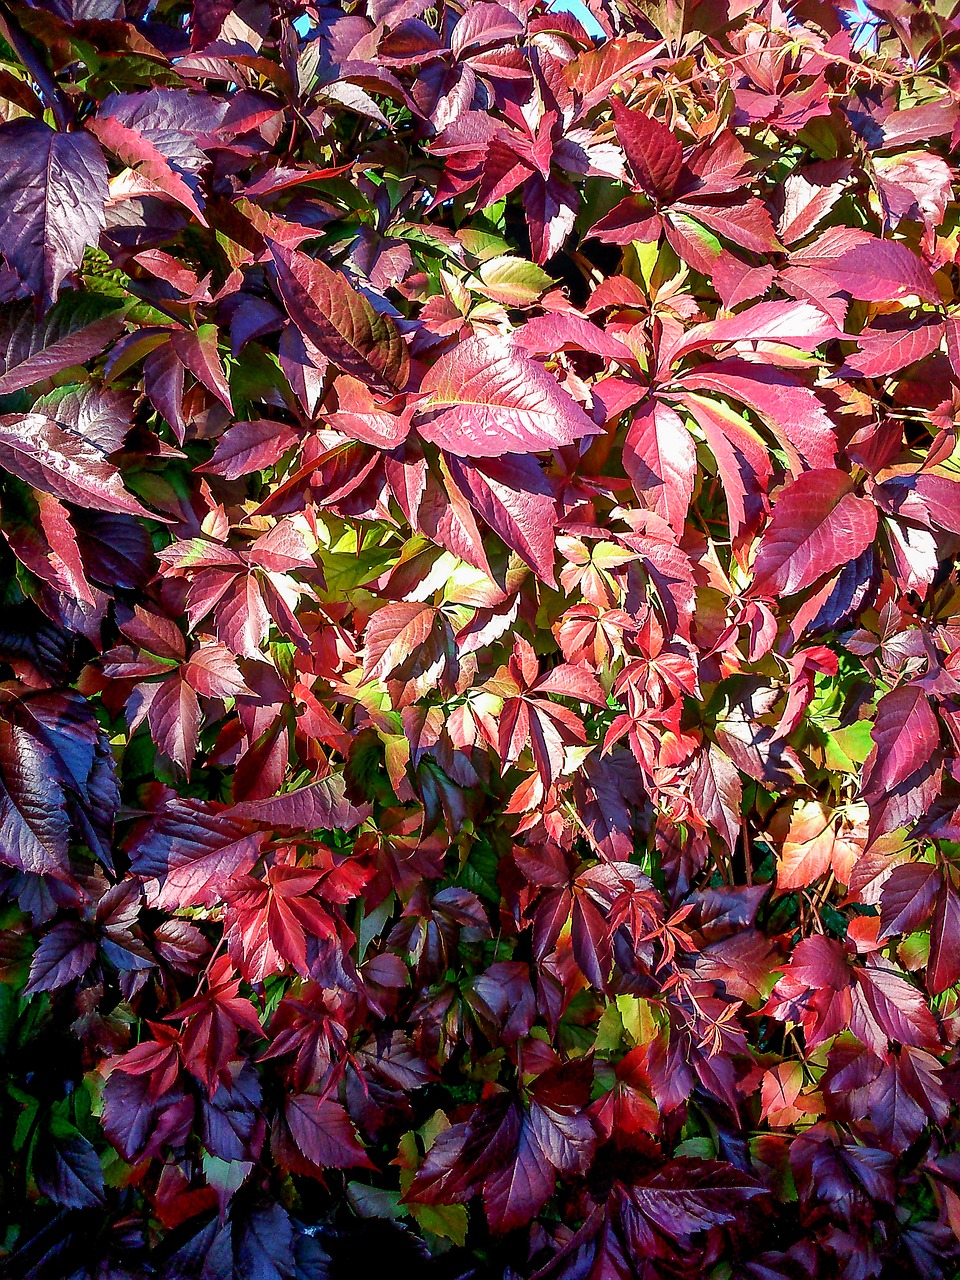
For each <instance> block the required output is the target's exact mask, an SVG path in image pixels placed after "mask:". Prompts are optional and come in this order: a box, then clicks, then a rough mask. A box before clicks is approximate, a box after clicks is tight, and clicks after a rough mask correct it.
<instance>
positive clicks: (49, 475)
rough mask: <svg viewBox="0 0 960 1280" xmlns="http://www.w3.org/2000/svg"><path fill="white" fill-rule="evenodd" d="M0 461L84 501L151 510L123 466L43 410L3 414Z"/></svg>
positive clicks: (97, 506)
mask: <svg viewBox="0 0 960 1280" xmlns="http://www.w3.org/2000/svg"><path fill="white" fill-rule="evenodd" d="M0 467H3V469H4V470H6V471H9V472H10V473H11V474H12V475H15V476H17V477H18V478H19V479H20V480H24V481H26V483H27V484H29V485H33V487H34V488H35V489H40V490H41V491H42V492H43V493H49V494H52V495H53V497H55V498H60V499H61V500H62V501H63V502H72V503H74V504H75V505H76V506H78V507H91V508H92V509H93V510H94V511H112V512H115V513H119V514H125V515H136V516H151V512H149V511H147V510H146V508H145V507H142V506H141V505H140V503H139V502H138V501H137V500H136V498H134V497H132V496H131V495H130V494H129V493H127V491H126V489H124V487H123V481H122V480H121V478H120V472H119V471H118V470H117V468H116V467H115V466H114V465H113V464H112V463H110V462H108V461H107V460H106V457H105V455H104V454H103V452H102V451H101V450H100V449H98V448H97V447H96V446H95V445H93V444H91V443H90V442H88V441H87V440H85V439H84V438H83V437H82V436H81V435H79V434H77V433H75V432H74V431H71V430H69V429H66V428H64V427H61V426H60V425H59V423H57V422H54V421H53V419H52V418H48V417H45V416H44V415H43V414H40V413H28V414H19V413H8V414H4V415H3V416H2V417H0ZM152 518H154V519H156V517H152Z"/></svg>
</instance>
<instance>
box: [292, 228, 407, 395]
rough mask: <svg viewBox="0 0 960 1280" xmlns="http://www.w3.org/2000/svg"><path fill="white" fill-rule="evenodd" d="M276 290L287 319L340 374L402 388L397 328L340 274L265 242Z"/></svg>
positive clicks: (402, 349)
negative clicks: (274, 266) (273, 272)
mask: <svg viewBox="0 0 960 1280" xmlns="http://www.w3.org/2000/svg"><path fill="white" fill-rule="evenodd" d="M270 251H271V253H272V254H273V260H274V262H275V263H276V267H277V280H278V284H279V287H280V294H281V296H282V298H283V300H284V302H285V303H286V306H287V309H288V311H289V313H290V316H291V319H292V320H293V321H294V323H295V324H296V325H298V326H299V327H300V328H301V329H302V330H303V332H304V333H305V334H306V336H307V337H308V338H309V339H310V341H311V342H312V343H313V344H314V346H315V347H316V348H317V350H318V351H320V352H322V353H323V354H324V355H325V356H326V357H327V358H328V359H329V360H332V361H333V363H334V364H335V365H336V366H337V367H338V368H340V369H342V370H343V372H344V373H349V374H352V375H353V376H354V377H357V378H359V379H360V380H361V381H364V382H367V383H368V384H369V385H370V386H372V387H374V388H375V389H377V390H381V391H385V392H388V393H390V392H396V391H402V390H403V389H404V388H405V387H406V385H407V382H408V381H409V378H410V359H409V356H408V355H407V347H406V343H405V342H404V340H403V338H402V337H401V335H400V331H399V330H398V329H397V326H396V325H395V324H394V322H393V320H392V319H391V318H390V317H389V316H388V315H382V314H380V313H378V312H377V311H375V310H374V309H373V307H372V305H371V304H370V302H369V301H368V300H367V299H366V298H365V297H364V295H363V294H362V293H358V292H357V290H356V289H354V288H353V286H352V285H351V284H349V282H348V281H347V279H346V277H345V276H344V275H343V274H342V273H341V272H339V271H333V270H331V268H330V267H328V266H327V264H326V263H325V262H321V261H320V259H319V258H310V257H308V256H307V255H306V254H305V253H301V252H300V251H299V250H298V249H290V248H287V247H286V246H285V245H282V244H279V243H278V242H277V241H275V240H274V241H271V242H270Z"/></svg>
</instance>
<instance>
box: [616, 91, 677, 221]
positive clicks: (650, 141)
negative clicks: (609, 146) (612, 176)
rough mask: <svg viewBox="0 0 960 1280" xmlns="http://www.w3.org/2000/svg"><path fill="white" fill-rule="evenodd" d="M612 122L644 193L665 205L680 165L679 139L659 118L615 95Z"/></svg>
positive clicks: (674, 183) (670, 195)
mask: <svg viewBox="0 0 960 1280" xmlns="http://www.w3.org/2000/svg"><path fill="white" fill-rule="evenodd" d="M613 125H614V128H615V129H616V131H617V139H618V141H619V142H620V145H621V147H623V150H624V154H625V155H626V157H627V163H628V164H629V165H630V168H631V169H632V170H633V176H634V177H635V178H636V180H637V182H638V183H639V185H640V186H641V187H642V188H643V190H644V191H645V192H646V193H647V195H648V196H651V197H652V198H653V199H655V200H657V201H662V202H663V203H664V204H669V203H670V201H671V199H672V198H673V193H674V191H675V190H676V187H677V181H678V179H679V177H680V170H681V169H682V167H683V148H682V147H681V145H680V141H679V139H678V138H677V137H676V135H675V134H674V133H673V131H672V130H670V129H668V128H667V126H666V125H665V124H663V123H662V122H661V121H659V120H655V119H654V118H653V117H652V116H648V115H647V114H646V113H645V112H643V111H631V110H630V109H629V108H628V107H625V106H624V105H623V103H622V102H621V101H620V99H619V98H614V99H613Z"/></svg>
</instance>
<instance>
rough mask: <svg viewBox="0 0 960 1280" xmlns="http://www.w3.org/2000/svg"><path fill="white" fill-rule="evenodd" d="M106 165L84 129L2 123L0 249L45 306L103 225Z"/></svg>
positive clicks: (31, 122) (28, 122) (29, 122)
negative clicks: (68, 130)
mask: <svg viewBox="0 0 960 1280" xmlns="http://www.w3.org/2000/svg"><path fill="white" fill-rule="evenodd" d="M107 177H108V174H107V165H106V161H105V160H104V158H103V152H102V151H101V150H100V146H99V143H98V142H97V140H96V139H95V138H93V137H91V135H90V134H89V133H84V132H83V131H82V130H78V131H76V132H74V133H57V132H56V131H55V130H53V129H51V128H50V126H49V125H46V124H44V123H43V121H42V120H30V119H20V120H10V121H8V122H7V123H5V124H2V125H0V251H2V252H3V256H4V257H5V258H6V260H7V261H8V262H9V263H10V265H11V266H12V267H13V268H14V269H15V270H16V271H17V273H18V274H19V275H20V277H21V279H22V280H23V282H24V284H26V285H27V287H28V288H29V289H30V290H31V292H33V293H35V294H36V295H37V296H38V297H39V298H40V299H41V301H42V303H43V306H44V307H49V306H50V305H51V303H53V302H54V301H55V299H56V296H57V294H58V293H59V291H60V286H61V284H62V283H63V281H64V278H65V277H66V276H68V275H69V274H70V272H71V271H75V270H76V269H77V267H79V265H80V262H81V260H82V258H83V251H84V249H85V248H86V247H87V245H94V246H95V245H97V244H98V243H99V240H100V232H101V231H102V230H103V228H104V226H105V218H104V204H105V202H106V199H107Z"/></svg>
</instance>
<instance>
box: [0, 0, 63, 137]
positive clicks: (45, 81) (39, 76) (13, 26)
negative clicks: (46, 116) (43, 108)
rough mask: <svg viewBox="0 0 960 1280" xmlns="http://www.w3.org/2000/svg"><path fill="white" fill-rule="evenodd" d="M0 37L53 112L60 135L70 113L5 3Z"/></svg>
mask: <svg viewBox="0 0 960 1280" xmlns="http://www.w3.org/2000/svg"><path fill="white" fill-rule="evenodd" d="M0 35H2V36H3V38H4V39H5V40H6V42H7V44H9V45H10V47H11V48H12V49H13V51H14V52H15V53H16V55H17V57H18V58H19V59H20V61H21V62H22V63H23V65H24V66H25V67H26V69H27V70H28V71H29V72H30V75H31V76H32V77H33V79H34V81H35V83H36V85H37V88H38V89H39V90H40V93H41V95H42V97H43V99H44V101H45V102H46V104H47V106H48V107H49V108H50V110H51V111H52V112H53V117H54V119H55V120H56V122H57V128H58V129H59V130H60V132H61V133H65V132H66V130H67V129H68V128H69V127H70V125H71V124H72V123H73V109H72V108H71V106H70V103H69V101H68V100H67V97H66V94H65V93H64V92H63V90H62V89H61V88H60V86H59V85H58V84H57V82H56V80H55V79H54V77H53V75H52V74H51V73H50V71H48V70H47V68H46V67H45V66H44V64H43V61H42V59H41V58H40V56H39V54H38V53H37V51H36V49H35V48H34V46H33V44H32V43H31V41H30V37H29V36H28V35H27V34H26V32H25V31H23V30H22V29H21V28H20V26H19V25H18V23H17V21H16V19H15V18H14V17H13V15H12V14H11V12H10V9H9V6H8V5H7V4H6V3H3V2H0Z"/></svg>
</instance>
